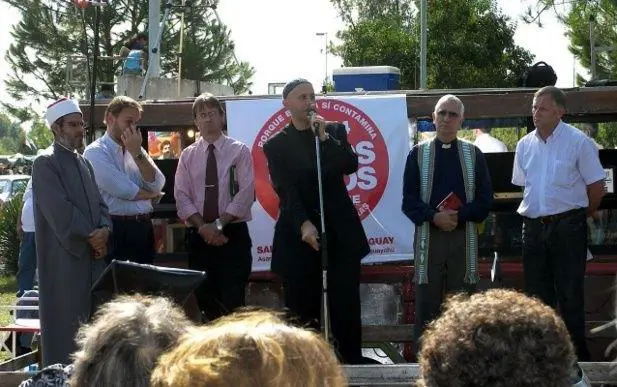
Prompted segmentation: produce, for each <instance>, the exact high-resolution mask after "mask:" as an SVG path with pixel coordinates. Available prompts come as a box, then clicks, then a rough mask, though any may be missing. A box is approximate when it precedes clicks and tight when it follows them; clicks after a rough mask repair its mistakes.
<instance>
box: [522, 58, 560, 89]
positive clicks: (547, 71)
mask: <svg viewBox="0 0 617 387" xmlns="http://www.w3.org/2000/svg"><path fill="white" fill-rule="evenodd" d="M556 83H557V74H556V73H555V70H553V68H552V67H551V66H550V65H548V64H547V63H546V62H538V63H535V64H534V65H533V66H530V67H528V68H527V70H525V73H524V74H523V75H522V76H521V78H520V80H519V86H522V87H538V88H539V87H544V86H555V84H556Z"/></svg>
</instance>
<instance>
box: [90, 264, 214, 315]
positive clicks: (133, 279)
mask: <svg viewBox="0 0 617 387" xmlns="http://www.w3.org/2000/svg"><path fill="white" fill-rule="evenodd" d="M205 278H206V273H205V272H203V271H196V270H186V269H176V268H171V267H160V266H154V265H145V264H139V263H135V262H128V261H118V260H115V259H114V260H113V261H111V263H110V264H109V266H107V268H105V271H104V272H103V274H101V276H100V277H99V278H98V279H97V280H96V282H95V283H94V285H93V286H92V296H93V298H94V304H95V307H96V306H99V305H102V304H103V303H105V302H107V301H109V300H111V299H112V298H113V297H114V296H115V295H119V294H135V293H139V294H144V295H151V296H164V297H168V298H171V299H172V300H173V301H174V302H175V303H176V304H178V305H179V306H184V304H185V303H186V302H187V300H188V299H189V297H190V295H191V294H192V293H193V291H194V290H195V289H197V287H198V286H199V285H200V284H201V283H202V282H203V280H204V279H205Z"/></svg>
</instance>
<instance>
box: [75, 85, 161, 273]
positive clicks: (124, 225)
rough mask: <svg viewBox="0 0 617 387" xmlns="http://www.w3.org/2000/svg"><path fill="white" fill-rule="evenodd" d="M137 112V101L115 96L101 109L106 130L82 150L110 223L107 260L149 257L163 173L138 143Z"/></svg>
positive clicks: (151, 258)
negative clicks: (109, 244) (155, 203)
mask: <svg viewBox="0 0 617 387" xmlns="http://www.w3.org/2000/svg"><path fill="white" fill-rule="evenodd" d="M142 111H143V110H142V107H141V105H140V104H139V103H138V102H137V101H135V100H133V99H131V98H129V97H125V96H118V97H115V98H114V99H113V100H112V101H111V102H110V103H109V105H108V106H107V110H106V111H105V123H106V124H107V131H106V132H105V134H104V135H103V136H102V137H101V138H99V139H98V140H96V141H94V142H93V143H91V144H90V145H88V146H87V147H86V150H85V151H84V157H86V158H87V159H88V160H89V161H90V162H91V163H92V166H93V168H94V175H95V177H96V183H97V185H98V187H99V190H100V191H101V196H102V197H103V200H105V203H106V204H107V206H108V207H109V214H110V215H111V219H112V222H113V230H114V232H113V233H112V236H111V249H110V254H109V255H108V258H107V260H108V263H109V262H111V260H112V259H118V260H130V261H133V262H138V263H152V262H153V261H154V254H155V249H154V229H153V227H152V222H151V220H150V218H151V214H152V211H153V207H152V199H156V198H159V197H160V195H161V191H162V189H163V186H164V185H165V176H164V175H163V173H162V172H161V171H160V170H159V169H158V167H157V166H156V165H155V164H154V161H152V159H151V158H150V157H149V156H148V154H147V153H146V151H145V150H144V149H143V148H142V147H141V143H142V136H141V132H140V131H139V129H137V127H136V124H137V122H138V121H139V119H140V118H141V113H142Z"/></svg>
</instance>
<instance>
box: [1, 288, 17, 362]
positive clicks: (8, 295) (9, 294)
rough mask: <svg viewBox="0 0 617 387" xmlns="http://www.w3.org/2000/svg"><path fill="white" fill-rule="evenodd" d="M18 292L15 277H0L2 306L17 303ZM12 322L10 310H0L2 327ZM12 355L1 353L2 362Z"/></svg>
mask: <svg viewBox="0 0 617 387" xmlns="http://www.w3.org/2000/svg"><path fill="white" fill-rule="evenodd" d="M16 292H17V281H16V279H15V277H14V276H13V277H0V305H11V304H12V303H14V302H15V293H16ZM10 321H11V316H10V315H9V312H8V310H6V309H0V326H1V325H6V324H8V323H9V322H10ZM10 357H11V354H10V353H8V352H5V351H0V362H2V361H4V360H7V359H8V358H10Z"/></svg>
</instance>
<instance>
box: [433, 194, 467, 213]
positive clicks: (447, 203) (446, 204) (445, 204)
mask: <svg viewBox="0 0 617 387" xmlns="http://www.w3.org/2000/svg"><path fill="white" fill-rule="evenodd" d="M462 205H463V202H461V199H459V198H458V196H456V194H455V193H454V192H450V193H449V194H448V196H446V198H445V199H444V200H442V201H441V203H439V204H438V205H437V210H438V211H443V210H458V209H459V208H461V206H462Z"/></svg>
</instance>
